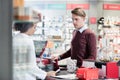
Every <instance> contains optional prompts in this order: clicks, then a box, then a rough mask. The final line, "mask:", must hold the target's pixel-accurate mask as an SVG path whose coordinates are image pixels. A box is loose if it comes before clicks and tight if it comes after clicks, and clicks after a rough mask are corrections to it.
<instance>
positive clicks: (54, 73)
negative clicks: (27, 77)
mask: <svg viewBox="0 0 120 80" xmlns="http://www.w3.org/2000/svg"><path fill="white" fill-rule="evenodd" d="M47 76H56V72H55V71H49V72H47Z"/></svg>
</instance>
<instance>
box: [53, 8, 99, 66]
mask: <svg viewBox="0 0 120 80" xmlns="http://www.w3.org/2000/svg"><path fill="white" fill-rule="evenodd" d="M71 13H72V20H73V25H74V27H75V30H74V31H73V39H72V41H71V48H70V49H69V50H68V51H66V52H65V53H63V54H61V55H59V56H57V57H53V59H58V60H61V59H65V58H68V57H71V59H76V60H77V67H81V66H82V62H83V59H92V60H95V59H96V52H97V48H96V36H95V34H94V33H93V32H92V30H90V29H89V28H88V26H87V25H86V24H85V18H86V13H85V12H84V10H83V9H81V8H75V9H73V10H72V11H71Z"/></svg>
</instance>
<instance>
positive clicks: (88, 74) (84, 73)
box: [76, 68, 99, 80]
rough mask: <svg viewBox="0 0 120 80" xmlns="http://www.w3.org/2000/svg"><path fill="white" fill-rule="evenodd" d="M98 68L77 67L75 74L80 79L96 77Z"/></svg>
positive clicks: (88, 79) (89, 79) (90, 79)
mask: <svg viewBox="0 0 120 80" xmlns="http://www.w3.org/2000/svg"><path fill="white" fill-rule="evenodd" d="M98 70H99V69H98V68H79V69H77V71H76V75H77V77H78V78H79V79H80V80H93V79H98Z"/></svg>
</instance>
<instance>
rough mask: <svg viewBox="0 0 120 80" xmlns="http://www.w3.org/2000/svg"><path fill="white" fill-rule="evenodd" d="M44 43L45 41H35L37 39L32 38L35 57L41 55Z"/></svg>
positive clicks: (45, 43)
mask: <svg viewBox="0 0 120 80" xmlns="http://www.w3.org/2000/svg"><path fill="white" fill-rule="evenodd" d="M46 45H47V41H37V40H34V46H35V53H36V57H40V56H42V54H43V52H44V50H45V47H46Z"/></svg>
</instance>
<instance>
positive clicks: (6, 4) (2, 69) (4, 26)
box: [0, 0, 12, 80]
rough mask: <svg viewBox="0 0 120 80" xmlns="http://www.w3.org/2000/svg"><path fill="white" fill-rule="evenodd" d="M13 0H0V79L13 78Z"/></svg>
mask: <svg viewBox="0 0 120 80" xmlns="http://www.w3.org/2000/svg"><path fill="white" fill-rule="evenodd" d="M11 26H12V0H0V80H12V33H11V31H12V29H11Z"/></svg>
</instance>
